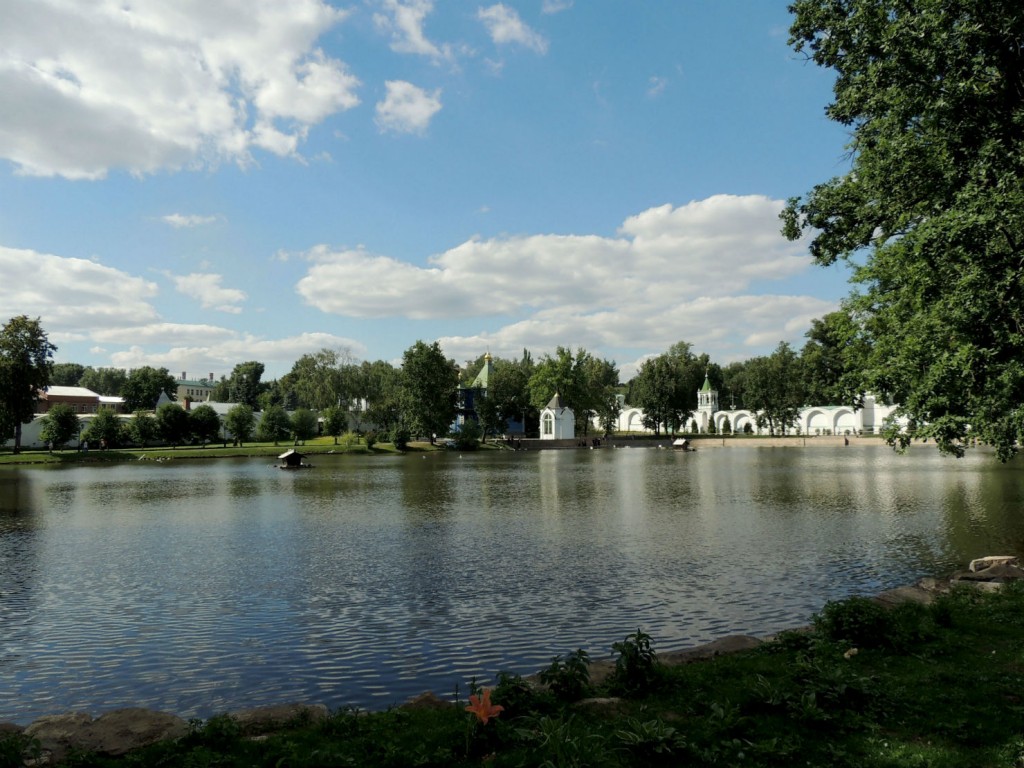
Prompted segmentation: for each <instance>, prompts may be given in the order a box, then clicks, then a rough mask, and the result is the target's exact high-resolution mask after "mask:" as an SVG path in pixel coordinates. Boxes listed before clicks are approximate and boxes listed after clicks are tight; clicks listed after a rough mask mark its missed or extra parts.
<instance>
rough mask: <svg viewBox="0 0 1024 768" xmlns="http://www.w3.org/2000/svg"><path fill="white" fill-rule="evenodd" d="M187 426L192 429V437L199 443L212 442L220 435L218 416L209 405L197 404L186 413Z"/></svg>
mask: <svg viewBox="0 0 1024 768" xmlns="http://www.w3.org/2000/svg"><path fill="white" fill-rule="evenodd" d="M188 423H189V427H190V429H191V430H192V437H194V438H195V439H196V440H198V441H199V443H200V445H204V446H205V445H206V444H207V443H213V442H216V441H217V438H218V437H220V416H218V415H217V412H216V411H215V410H213V408H212V407H210V406H209V405H197V406H196V407H195V408H193V409H192V410H191V411H190V412H189V415H188Z"/></svg>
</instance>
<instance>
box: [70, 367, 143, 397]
mask: <svg viewBox="0 0 1024 768" xmlns="http://www.w3.org/2000/svg"><path fill="white" fill-rule="evenodd" d="M127 381H128V374H127V373H126V372H125V370H124V369H123V368H91V367H87V368H86V369H85V370H84V371H83V372H82V375H81V376H79V377H78V386H80V387H85V388H86V389H91V390H92V391H93V392H95V393H96V394H98V395H104V396H107V397H118V396H120V395H121V392H122V391H123V390H124V385H125V383H126V382H127ZM157 397H159V395H157Z"/></svg>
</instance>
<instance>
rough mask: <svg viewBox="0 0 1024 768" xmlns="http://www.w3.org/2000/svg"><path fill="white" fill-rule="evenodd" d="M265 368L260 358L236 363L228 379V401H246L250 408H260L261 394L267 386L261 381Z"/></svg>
mask: <svg viewBox="0 0 1024 768" xmlns="http://www.w3.org/2000/svg"><path fill="white" fill-rule="evenodd" d="M264 368H265V366H264V365H263V363H261V362H259V361H258V360H250V361H248V362H245V363H239V364H238V365H236V366H235V367H234V369H232V371H231V376H229V377H228V380H227V388H228V402H231V403H245V404H246V405H248V406H249V407H250V408H258V407H259V397H260V394H261V393H262V392H263V390H264V389H265V388H266V385H264V384H262V383H261V381H260V379H262V378H263V371H264Z"/></svg>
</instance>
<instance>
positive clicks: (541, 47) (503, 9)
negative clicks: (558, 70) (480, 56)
mask: <svg viewBox="0 0 1024 768" xmlns="http://www.w3.org/2000/svg"><path fill="white" fill-rule="evenodd" d="M477 18H478V19H480V21H482V22H483V23H484V26H485V27H487V31H488V33H489V34H490V36H491V40H493V41H494V43H495V45H522V46H523V47H525V48H529V49H530V50H533V51H536V52H537V53H541V54H543V53H547V50H548V41H547V40H545V39H544V37H543V36H542V35H540V34H538V33H537V32H535V31H534V30H532V29H530V27H529V26H527V25H526V24H525V23H524V22H523V20H522V19H520V18H519V14H518V13H517V12H516V10H515V9H514V8H509V7H508V6H507V5H504V4H502V3H498V4H496V5H492V6H490V7H488V8H480V9H479V10H478V11H477Z"/></svg>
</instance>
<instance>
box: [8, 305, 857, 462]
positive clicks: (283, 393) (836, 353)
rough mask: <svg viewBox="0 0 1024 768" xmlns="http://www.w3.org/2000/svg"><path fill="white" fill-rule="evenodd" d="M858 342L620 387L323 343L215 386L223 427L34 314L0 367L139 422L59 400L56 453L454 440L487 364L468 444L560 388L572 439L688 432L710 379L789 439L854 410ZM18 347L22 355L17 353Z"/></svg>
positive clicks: (553, 365)
mask: <svg viewBox="0 0 1024 768" xmlns="http://www.w3.org/2000/svg"><path fill="white" fill-rule="evenodd" d="M855 335H856V334H855V328H854V326H853V325H852V323H851V321H850V318H849V316H848V315H846V314H844V313H842V312H837V313H833V314H832V315H828V316H826V317H825V318H823V319H822V320H816V321H814V323H813V326H812V328H811V330H810V331H809V332H808V341H807V343H806V344H805V346H804V348H803V351H802V352H801V353H800V354H797V353H796V352H794V351H793V350H792V349H791V348H790V347H789V345H787V344H780V345H779V347H778V349H776V350H775V352H773V353H772V354H771V355H769V356H766V357H758V358H753V359H751V360H747V361H744V362H740V363H731V364H729V365H726V366H721V365H719V364H717V363H714V362H712V361H711V359H710V358H709V356H708V355H707V354H701V355H696V354H694V353H693V351H692V347H691V345H690V344H688V343H686V342H679V343H678V344H675V345H673V346H672V347H671V348H670V349H669V350H668V351H666V352H665V353H664V354H662V355H659V356H657V357H654V358H651V359H649V360H647V361H645V362H644V363H643V365H642V366H641V367H640V370H639V371H638V373H637V375H636V376H635V377H634V378H633V379H632V380H630V381H629V382H626V383H621V382H620V381H619V371H618V368H617V366H616V364H615V362H614V361H611V360H606V359H602V358H599V357H596V356H594V355H592V354H591V353H589V352H587V351H586V350H585V349H582V348H580V349H576V350H572V349H570V348H567V347H558V348H557V349H556V350H555V352H554V353H553V354H545V355H543V356H541V357H540V358H539V359H536V360H535V359H534V357H533V355H532V354H531V353H530V352H529V351H528V350H523V353H522V355H521V356H520V357H519V358H517V359H503V358H497V359H493V360H492V359H490V356H489V355H480V356H479V357H478V358H476V359H475V360H472V361H467V362H466V363H465V365H464V366H462V367H460V366H458V365H457V364H456V363H455V361H454V360H452V359H450V358H446V357H445V356H444V354H443V352H442V350H441V348H440V346H439V344H438V343H437V342H434V343H432V344H427V343H425V342H423V341H417V342H416V343H415V344H413V345H412V346H411V347H409V348H408V349H407V350H406V351H405V353H404V354H403V356H402V362H401V364H400V365H398V366H395V365H392V364H391V363H389V362H386V361H382V360H377V361H373V362H370V361H359V360H356V359H355V358H354V357H353V356H352V355H351V354H350V353H349V352H348V351H347V350H337V349H326V348H325V349H321V350H319V351H317V352H313V353H309V354H305V355H303V356H302V357H300V358H299V359H298V360H297V361H296V362H295V363H294V364H293V366H292V368H291V370H290V371H289V372H288V373H287V374H285V375H283V376H281V377H280V378H277V379H272V380H264V378H263V374H264V372H265V366H264V364H263V363H262V362H259V361H255V360H250V361H246V362H242V363H238V364H237V365H235V366H234V368H233V370H232V371H231V373H230V375H226V376H222V377H221V378H220V380H219V381H217V382H214V383H213V386H212V387H211V392H210V400H211V401H213V402H223V403H233V404H235V405H236V408H234V409H232V411H231V412H229V413H228V414H227V415H226V416H225V418H224V420H223V424H222V423H221V419H220V418H219V417H218V415H217V414H216V412H215V411H214V409H213V408H211V407H209V406H205V405H204V404H202V403H196V404H194V407H190V408H189V409H185V410H183V409H182V408H181V407H180V406H179V405H175V404H165V405H163V406H161V407H160V408H156V404H157V401H158V399H159V398H160V396H161V394H166V395H167V396H168V397H172V398H173V396H174V395H175V393H176V390H177V386H178V382H177V380H176V379H175V378H174V377H173V376H172V375H171V374H170V373H169V371H168V370H167V369H166V368H154V367H151V366H142V367H139V368H135V369H132V370H123V369H119V368H102V367H101V368H93V367H90V366H83V365H80V364H77V363H53V362H52V355H53V352H54V351H55V350H56V347H54V346H53V345H52V344H50V343H49V341H48V339H47V337H46V334H45V332H44V331H43V329H42V328H41V326H40V325H39V321H38V319H37V320H30V319H29V318H27V317H24V316H22V317H19V318H14V319H12V320H11V321H10V322H9V323H8V324H7V325H5V326H4V329H3V331H2V332H0V349H3V350H10V351H8V352H4V353H3V354H5V355H6V357H4V358H3V359H4V360H6V362H5V363H4V365H3V366H2V369H0V370H2V371H6V372H7V374H8V375H10V374H11V372H13V371H18V370H20V371H22V373H23V375H22V383H21V384H14V383H13V382H12V384H11V386H9V387H5V388H4V390H3V391H4V392H5V393H13V392H18V391H23V392H31V393H34V392H36V391H38V390H39V389H42V388H44V387H45V386H50V385H63V386H79V387H85V388H87V389H90V390H92V391H94V392H97V393H99V394H102V395H107V396H119V397H122V398H123V399H124V401H125V410H126V411H127V412H128V413H132V414H134V417H133V418H132V419H131V420H130V423H129V424H128V425H125V424H124V423H123V422H122V420H121V419H118V418H117V417H116V415H115V414H113V413H111V412H109V411H105V410H101V412H100V413H98V414H97V415H96V416H93V417H91V418H90V419H89V423H88V427H87V429H86V430H85V431H84V432H83V431H81V424H80V423H79V421H78V419H77V416H75V414H74V411H73V410H72V409H70V408H67V407H62V406H61V405H59V404H57V405H54V406H53V407H52V408H51V410H50V412H49V413H48V414H47V417H46V420H45V422H44V425H43V429H44V431H43V439H44V440H45V441H47V442H48V443H50V444H52V445H54V446H58V447H59V446H62V445H64V444H66V443H68V442H69V441H70V440H72V439H73V438H76V437H77V438H78V439H79V440H80V441H88V442H90V443H91V444H93V445H94V446H99V445H104V446H110V447H113V446H117V445H119V444H122V443H124V442H128V441H131V442H134V443H137V444H140V445H146V444H148V443H150V442H153V441H155V440H160V441H162V442H164V443H168V444H171V445H181V444H184V443H189V442H199V443H207V442H216V441H217V440H218V439H221V440H223V439H225V437H226V435H227V434H230V435H231V437H232V439H233V440H235V439H237V440H241V441H249V440H251V439H252V438H253V437H255V438H256V439H258V440H260V441H273V442H275V443H277V442H278V441H282V440H287V439H294V440H305V439H308V438H309V437H311V436H312V435H313V434H316V433H317V430H318V428H319V427H318V421H319V422H320V423H321V424H322V429H323V431H324V433H325V434H328V435H332V436H333V437H334V438H335V441H337V439H338V438H339V437H340V436H341V435H343V434H344V433H346V432H348V431H355V432H363V431H365V430H366V428H368V427H370V428H372V431H373V438H378V437H379V439H382V440H387V441H389V442H394V443H396V444H398V445H404V444H406V443H407V442H409V441H410V440H411V439H413V438H415V437H424V438H426V439H429V440H431V441H432V442H433V441H434V440H435V439H436V438H437V437H438V436H446V435H447V434H448V432H449V430H450V427H451V425H452V423H453V422H455V421H456V419H457V417H458V416H459V415H460V412H461V413H463V414H464V415H465V414H466V412H467V411H468V408H467V403H466V402H465V395H464V391H465V389H467V388H470V387H471V384H472V383H473V381H474V380H475V379H476V377H477V375H478V374H479V372H480V370H481V369H482V368H483V366H484V365H486V364H490V365H491V370H490V372H489V377H488V384H487V391H486V396H482V394H483V393H480V392H478V393H475V394H476V397H475V398H474V402H473V407H472V412H473V416H474V417H475V418H473V419H468V420H466V422H465V424H464V425H463V428H462V430H461V431H460V432H459V434H458V437H459V438H460V439H462V440H466V441H472V440H475V439H479V438H483V439H485V440H486V439H487V437H488V436H489V435H495V434H501V433H503V432H505V431H506V426H507V424H508V423H509V422H510V421H514V422H518V423H520V424H522V425H523V426H524V428H525V430H526V431H527V433H528V434H535V433H536V429H537V426H538V421H539V414H540V411H541V410H542V409H543V408H544V407H545V406H546V405H547V403H548V402H549V401H550V400H551V398H552V397H553V396H554V395H555V394H556V393H557V394H558V395H559V396H560V398H561V401H562V402H563V404H565V405H566V406H568V407H570V408H571V409H572V410H573V412H574V413H575V414H576V419H577V423H576V431H577V434H579V435H581V436H586V435H588V434H589V433H590V432H591V431H593V430H594V429H595V427H594V424H595V423H597V424H598V425H600V426H599V427H598V429H599V430H600V431H601V432H602V433H608V432H611V431H612V429H613V425H614V424H615V422H616V419H617V418H618V416H619V414H620V412H621V410H622V407H623V405H624V404H629V405H632V406H636V407H639V408H642V409H643V410H644V411H645V414H646V415H645V426H646V427H648V428H649V429H652V430H654V431H655V432H656V433H658V432H660V431H661V430H665V431H667V432H678V431H685V429H686V427H687V420H688V418H689V417H690V416H691V415H692V414H693V412H694V411H695V409H696V406H697V390H698V389H699V388H700V386H701V384H702V382H703V381H704V379H705V377H706V378H708V379H709V381H710V382H711V384H712V386H713V387H715V388H716V389H718V390H719V392H720V397H721V400H720V402H721V403H722V405H723V407H736V408H747V409H750V410H757V411H762V412H763V413H764V418H765V419H766V423H767V426H768V427H769V429H770V430H771V431H776V430H779V431H781V430H784V429H785V427H786V426H787V425H788V424H789V423H790V422H791V421H792V420H793V419H794V418H795V414H796V412H797V411H798V410H799V409H800V408H801V407H803V406H804V405H806V404H808V403H810V402H816V403H818V404H823V403H833V402H834V403H838V402H849V403H851V404H854V402H855V399H856V397H857V390H856V385H855V382H856V378H855V376H854V375H853V374H854V364H855V358H856V350H857V349H858V346H857V344H856V343H855V340H854V337H855ZM4 340H6V341H4ZM19 347H20V348H22V351H21V352H20V353H19V354H20V356H18V355H16V354H14V350H15V349H16V348H19ZM16 360H17V361H20V362H16ZM30 373H31V375H29V374H30ZM460 386H461V388H462V390H461V391H460ZM15 400H16V398H13V397H11V396H10V395H9V394H5V395H4V403H3V413H7V414H14V413H15V412H17V413H19V414H20V416H19V418H21V419H22V421H28V420H30V419H31V416H32V414H33V413H34V410H35V406H36V404H35V399H34V395H33V396H32V397H29V398H27V400H26V401H25V402H23V403H21V405H20V407H21V410H20V411H17V410H16V409H17V407H18V403H16V402H15ZM190 405H193V404H190ZM257 411H258V412H260V418H259V419H258V420H257V419H256V418H255V413H256V412H257ZM15 421H17V419H14V418H13V416H12V418H11V419H10V420H9V423H7V425H6V426H5V430H6V431H5V435H8V436H9V435H10V434H12V430H17V429H19V428H20V424H21V422H20V421H19V422H18V423H17V424H15V423H14V422H15ZM16 442H18V441H17V440H16Z"/></svg>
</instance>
